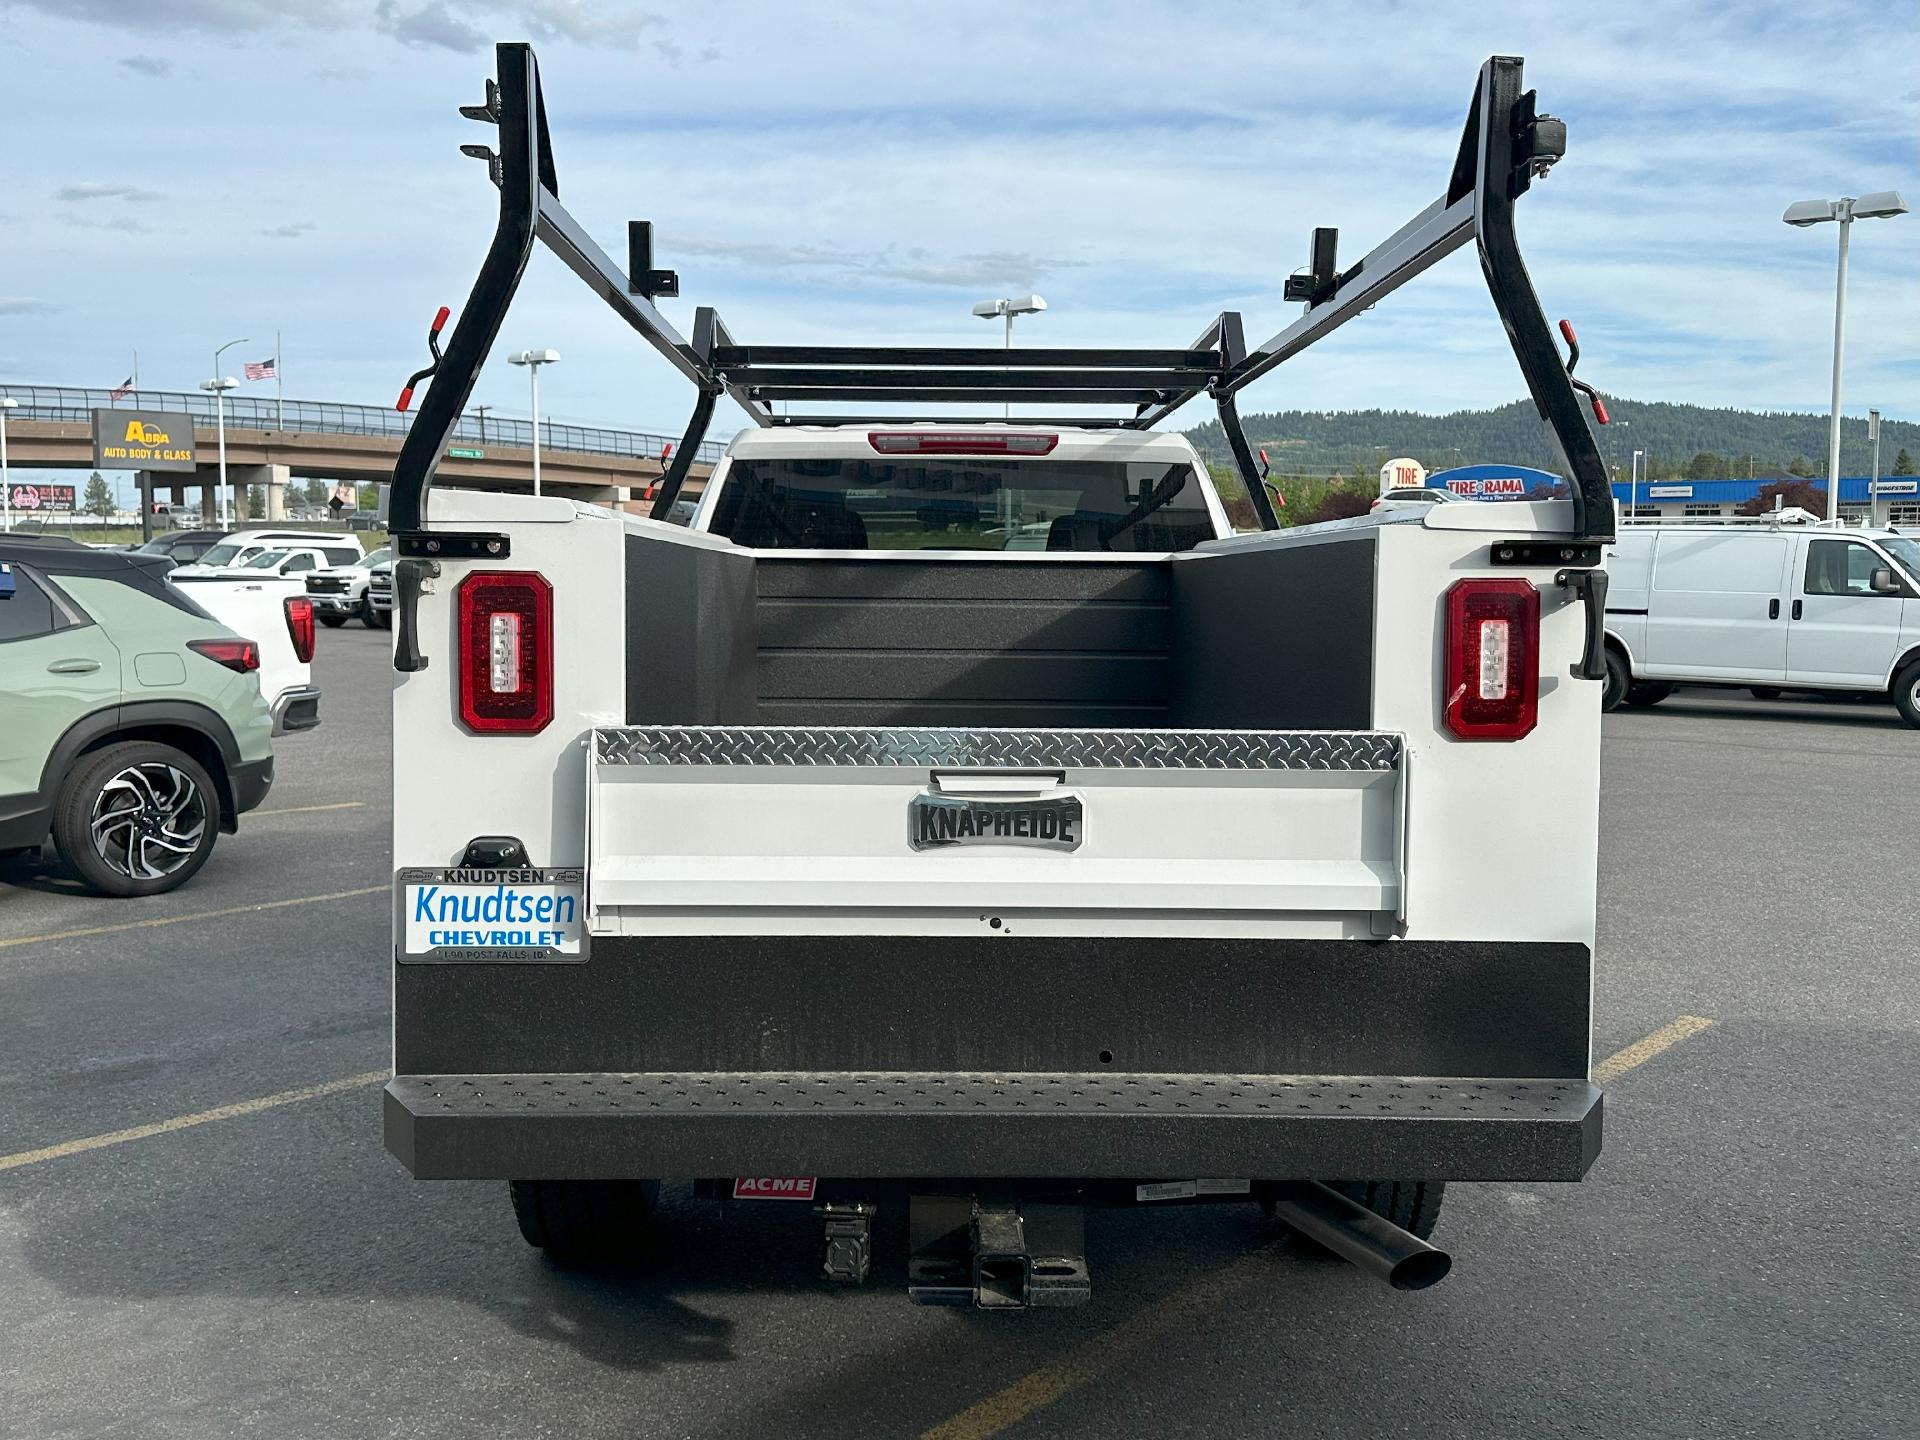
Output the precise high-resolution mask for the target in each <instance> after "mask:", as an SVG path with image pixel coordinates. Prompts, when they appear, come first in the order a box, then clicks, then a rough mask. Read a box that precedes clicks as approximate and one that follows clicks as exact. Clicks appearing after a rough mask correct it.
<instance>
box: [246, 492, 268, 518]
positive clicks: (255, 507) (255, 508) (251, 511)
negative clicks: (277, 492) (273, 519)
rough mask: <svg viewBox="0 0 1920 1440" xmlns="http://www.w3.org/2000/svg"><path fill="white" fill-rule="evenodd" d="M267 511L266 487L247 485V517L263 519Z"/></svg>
mask: <svg viewBox="0 0 1920 1440" xmlns="http://www.w3.org/2000/svg"><path fill="white" fill-rule="evenodd" d="M266 513H267V492H266V490H265V488H264V487H262V486H259V485H249V486H248V487H247V518H248V519H249V520H261V519H264V518H265V517H266Z"/></svg>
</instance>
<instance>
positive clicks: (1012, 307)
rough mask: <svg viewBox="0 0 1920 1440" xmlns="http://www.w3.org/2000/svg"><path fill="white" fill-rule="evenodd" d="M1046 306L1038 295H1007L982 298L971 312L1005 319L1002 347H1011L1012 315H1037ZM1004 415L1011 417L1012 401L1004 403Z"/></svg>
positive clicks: (982, 316) (994, 318)
mask: <svg viewBox="0 0 1920 1440" xmlns="http://www.w3.org/2000/svg"><path fill="white" fill-rule="evenodd" d="M1046 308H1047V302H1046V301H1044V300H1042V299H1041V298H1040V297H1039V296H1038V295H1008V296H1005V297H1003V298H1002V299H999V300H982V301H981V302H980V303H979V304H978V305H976V306H974V307H973V313H974V314H976V315H978V316H979V317H980V318H981V319H982V320H998V319H999V318H1000V317H1001V316H1005V317H1006V321H1007V342H1006V345H1005V346H1004V347H1003V348H1004V349H1007V350H1011V349H1012V348H1013V317H1014V316H1016V315H1038V314H1039V313H1040V312H1041V311H1042V310H1044V309H1046ZM1006 417H1007V419H1009V420H1011V419H1012V418H1013V402H1012V401H1008V402H1007V405H1006Z"/></svg>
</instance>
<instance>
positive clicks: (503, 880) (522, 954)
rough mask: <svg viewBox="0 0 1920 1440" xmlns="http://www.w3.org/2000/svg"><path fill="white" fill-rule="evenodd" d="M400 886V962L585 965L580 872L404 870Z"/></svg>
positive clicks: (396, 893) (397, 897)
mask: <svg viewBox="0 0 1920 1440" xmlns="http://www.w3.org/2000/svg"><path fill="white" fill-rule="evenodd" d="M398 881H399V883H398V884H396V885H395V886H394V898H395V902H396V906H397V911H398V913H397V916H396V922H397V923H396V924H395V926H394V929H395V932H396V934H397V935H398V937H399V940H400V959H401V960H402V961H406V962H411V963H413V964H434V963H439V964H455V965H458V964H466V965H486V964H495V965H530V964H531V965H539V964H549V965H567V964H578V963H580V962H581V961H583V960H585V959H586V958H587V956H586V898H585V884H584V882H585V876H584V875H583V874H582V873H581V872H580V871H579V870H538V869H523V870H462V869H454V870H402V871H401V872H400V874H399V876H398Z"/></svg>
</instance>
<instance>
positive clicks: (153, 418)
mask: <svg viewBox="0 0 1920 1440" xmlns="http://www.w3.org/2000/svg"><path fill="white" fill-rule="evenodd" d="M93 463H94V468H95V469H99V470H192V469H193V468H195V466H194V450H193V417H192V416H191V415H176V414H171V413H166V412H162V411H158V410H116V409H107V410H96V411H94V412H93Z"/></svg>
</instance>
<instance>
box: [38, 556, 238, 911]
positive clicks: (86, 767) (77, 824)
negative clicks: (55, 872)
mask: <svg viewBox="0 0 1920 1440" xmlns="http://www.w3.org/2000/svg"><path fill="white" fill-rule="evenodd" d="M171 564H172V562H171V561H170V560H169V559H168V558H166V557H165V556H157V555H140V554H129V553H127V552H124V551H106V550H90V549H87V548H86V547H84V546H80V545H75V544H73V543H72V542H71V541H63V540H44V539H26V538H23V537H19V536H8V535H0V857H4V856H6V855H10V854H16V853H18V852H20V851H22V850H28V849H32V848H33V847H35V846H37V845H40V844H42V843H44V842H45V841H46V839H47V838H48V836H49V835H51V836H52V838H53V842H54V844H55V845H56V846H58V847H59V850H60V854H61V855H62V857H63V858H64V859H65V860H66V862H67V864H68V865H70V866H71V867H72V868H73V869H74V871H76V872H77V873H78V874H79V876H80V878H81V879H82V880H84V881H86V882H87V884H89V885H91V886H92V887H93V888H94V889H96V890H99V891H101V892H103V893H105V894H108V895H157V894H159V893H161V892H162V891H166V890H172V889H174V888H175V887H177V886H179V885H182V884H184V883H186V881H187V880H189V879H191V878H192V876H193V875H194V873H195V872H196V871H198V870H199V868H200V867H201V866H202V865H204V864H205V863H206V860H207V856H208V854H209V853H210V852H211V851H212V849H213V842H214V838H215V836H216V835H217V834H218V833H219V832H220V831H222V830H224V831H227V832H228V833H229V834H231V833H232V832H233V831H234V830H235V829H237V828H238V817H239V815H240V814H241V812H243V811H246V810H251V809H253V808H254V807H255V806H256V805H258V804H259V803H260V802H261V801H262V800H263V799H265V798H266V794H267V790H268V788H269V787H270V786H271V785H272V784H273V745H272V734H273V718H272V715H271V714H270V712H269V710H268V707H267V702H266V701H265V700H264V699H263V698H262V697H261V694H260V681H259V678H258V677H257V675H256V674H255V673H254V672H255V671H257V670H258V668H259V665H260V649H259V646H258V645H256V644H255V643H254V642H253V641H251V640H244V639H241V638H240V637H239V636H237V635H234V634H233V633H232V632H231V631H229V630H227V629H226V628H225V627H224V626H222V625H221V624H220V623H219V622H218V621H216V620H214V619H213V618H212V617H211V616H209V615H208V614H207V612H206V611H204V610H202V609H201V608H200V607H199V606H198V605H196V604H194V602H193V601H192V600H190V599H188V598H187V596H186V595H185V594H184V593H183V592H182V591H181V590H180V588H179V587H178V586H176V585H173V584H170V583H169V582H168V580H167V578H166V573H167V570H168V569H169V567H170V566H171Z"/></svg>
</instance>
